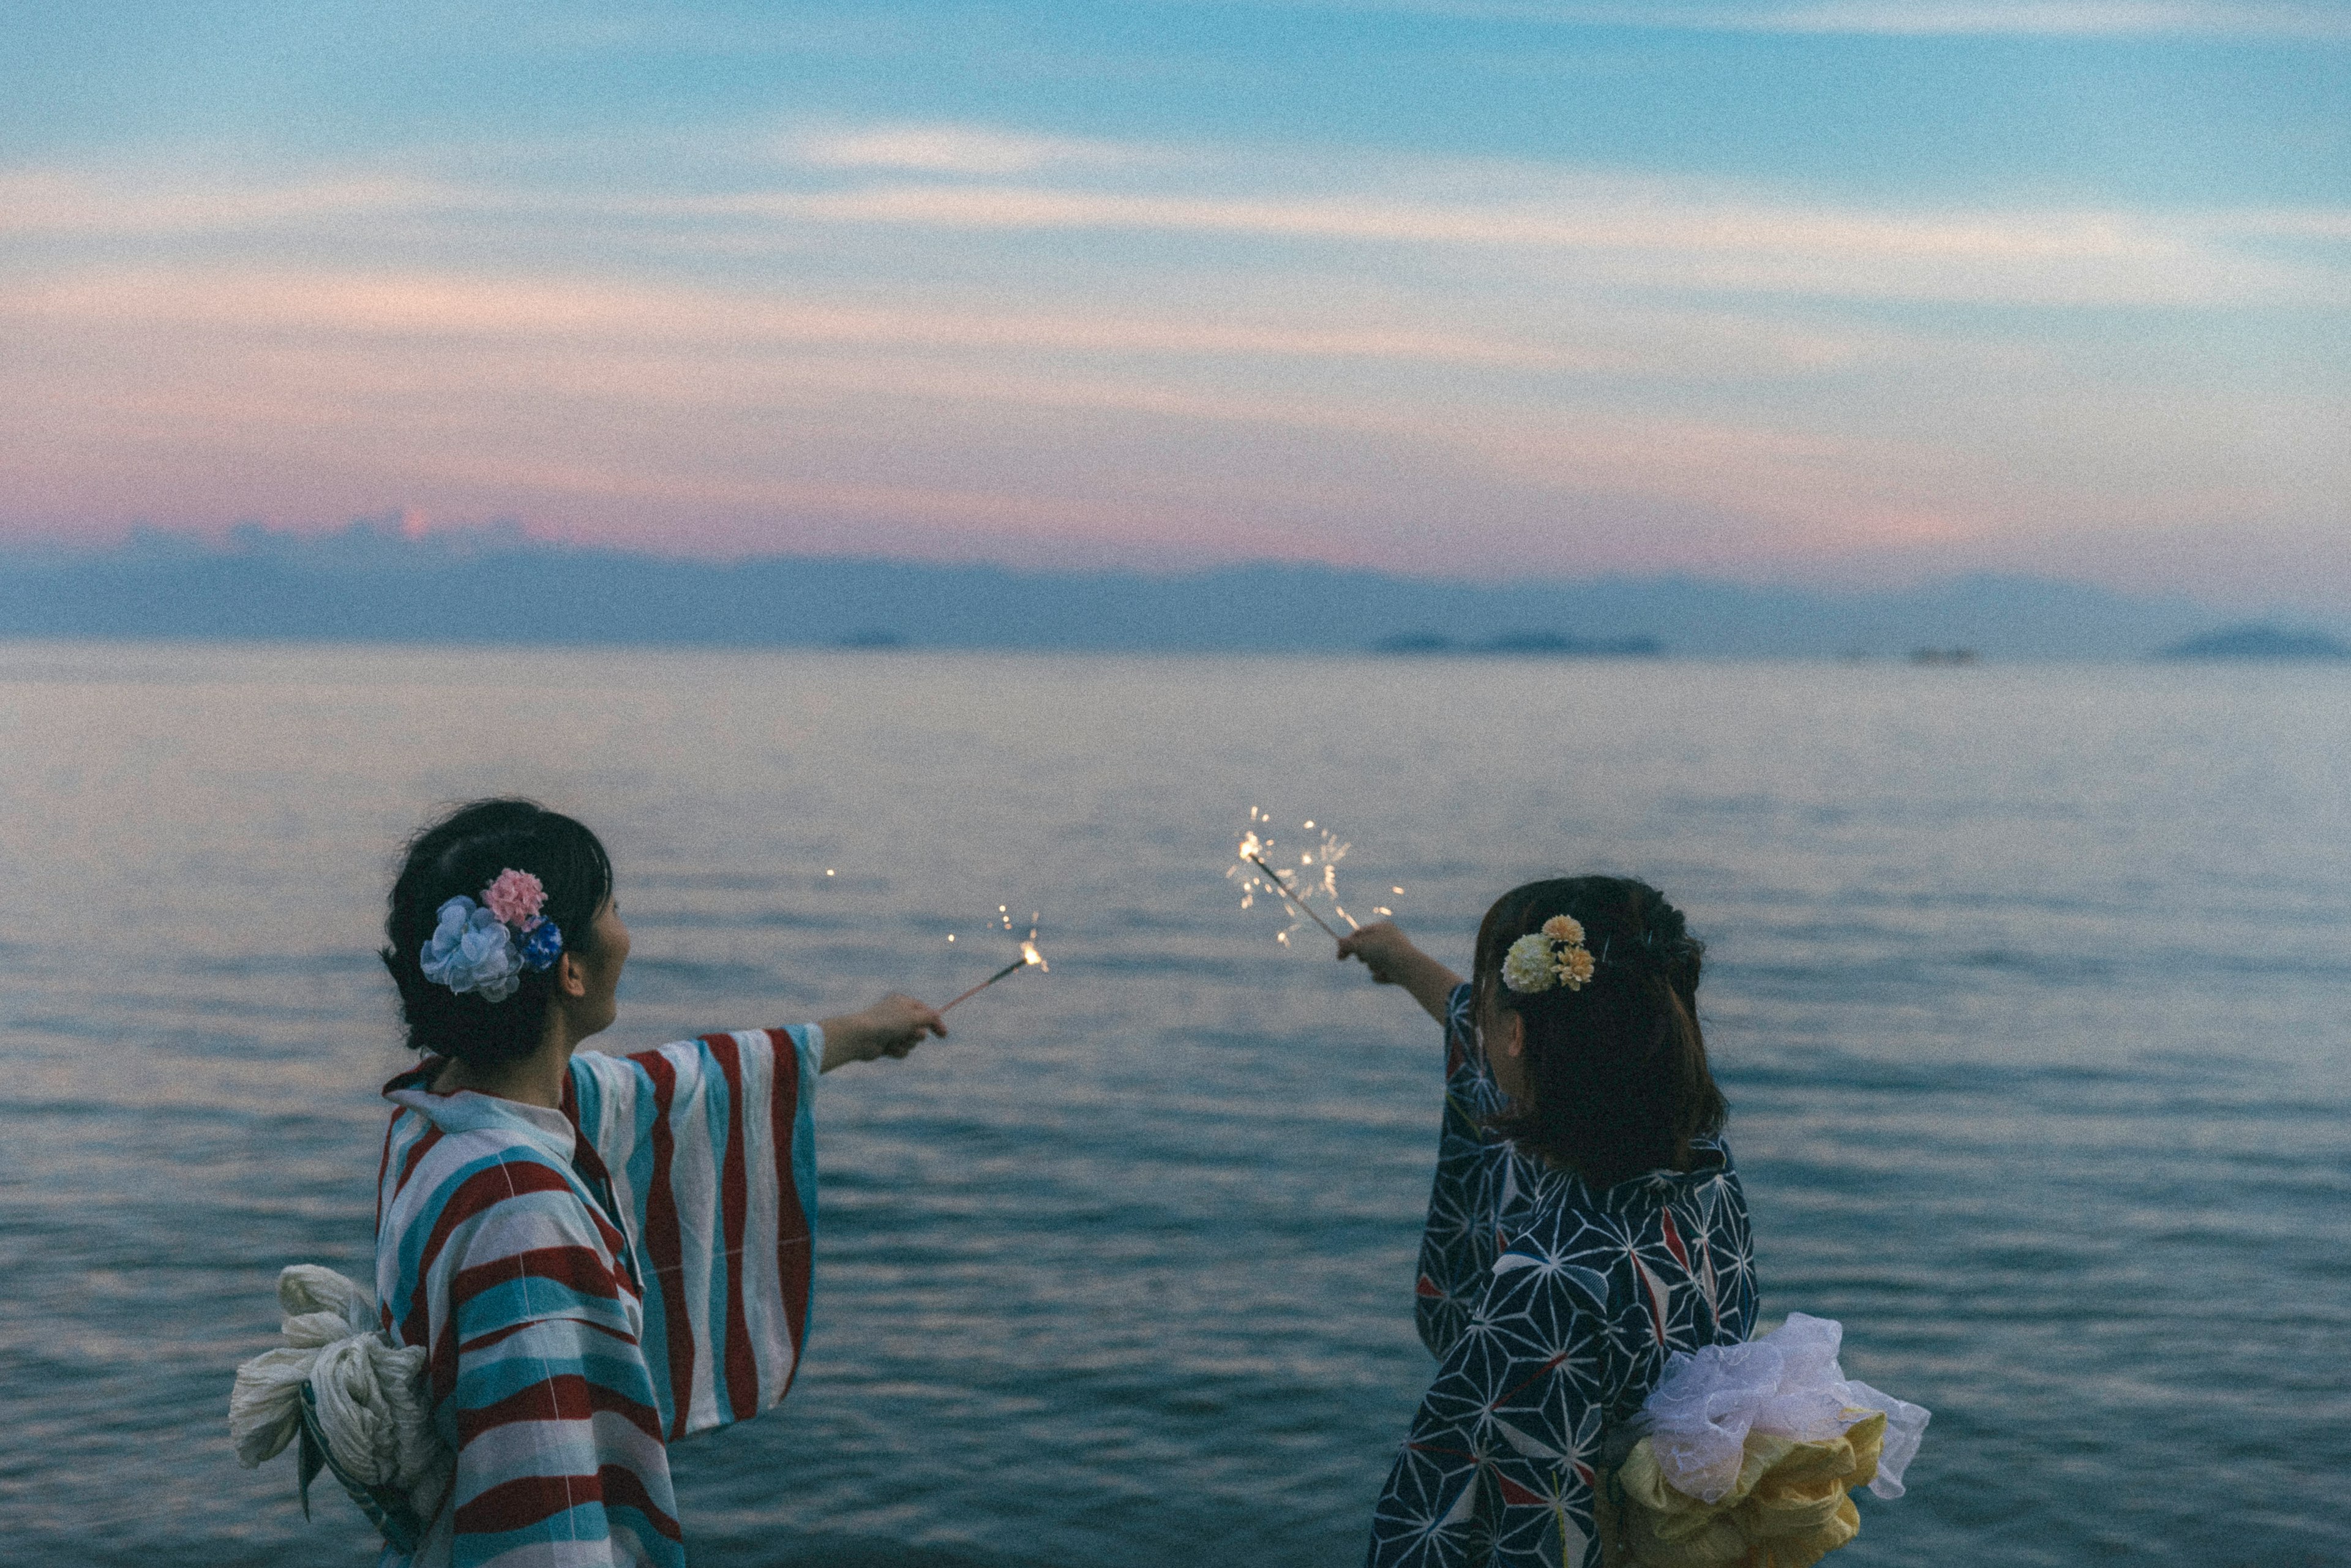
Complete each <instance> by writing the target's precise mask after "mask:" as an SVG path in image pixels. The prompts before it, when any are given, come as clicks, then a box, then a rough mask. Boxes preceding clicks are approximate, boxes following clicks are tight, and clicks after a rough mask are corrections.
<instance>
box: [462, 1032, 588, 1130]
mask: <svg viewBox="0 0 2351 1568" xmlns="http://www.w3.org/2000/svg"><path fill="white" fill-rule="evenodd" d="M578 1044H579V1042H578V1041H577V1040H572V1039H570V1038H569V1034H568V1033H567V1032H566V1031H563V1030H549V1031H548V1033H547V1036H546V1038H545V1039H543V1040H540V1041H539V1042H538V1050H537V1051H532V1052H531V1053H530V1054H529V1055H528V1056H525V1057H519V1058H517V1060H515V1061H493V1062H484V1063H477V1062H471V1061H465V1060H463V1059H461V1058H458V1057H451V1058H450V1059H449V1060H448V1061H446V1062H445V1063H444V1064H443V1066H442V1069H441V1071H439V1072H438V1073H436V1074H435V1075H434V1080H433V1089H434V1092H435V1093H438V1094H454V1093H455V1092H457V1091H458V1090H460V1089H470V1090H472V1091H473V1092H475V1093H476V1094H488V1095H493V1096H495V1097H496V1098H497V1099H500V1100H516V1101H519V1102H521V1103H523V1104H525V1105H543V1106H545V1107H546V1108H547V1109H549V1110H550V1111H560V1110H561V1109H563V1082H564V1079H565V1077H566V1075H567V1074H568V1073H569V1071H570V1069H571V1052H572V1051H573V1050H574V1049H575V1048H576V1047H577V1045H578Z"/></svg>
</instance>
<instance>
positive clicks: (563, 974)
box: [555, 950, 588, 997]
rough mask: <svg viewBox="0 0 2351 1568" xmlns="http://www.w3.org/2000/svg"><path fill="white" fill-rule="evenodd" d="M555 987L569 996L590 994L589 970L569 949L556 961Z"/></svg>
mask: <svg viewBox="0 0 2351 1568" xmlns="http://www.w3.org/2000/svg"><path fill="white" fill-rule="evenodd" d="M555 988H556V989H557V990H558V991H559V992H560V993H562V994H563V995H564V996H567V997H584V996H586V995H587V994H588V974H587V970H586V969H585V968H584V967H581V965H580V960H579V959H577V958H575V957H573V956H571V954H570V953H569V951H568V950H567V951H566V952H565V953H564V955H563V956H561V957H559V958H558V959H556V961H555Z"/></svg>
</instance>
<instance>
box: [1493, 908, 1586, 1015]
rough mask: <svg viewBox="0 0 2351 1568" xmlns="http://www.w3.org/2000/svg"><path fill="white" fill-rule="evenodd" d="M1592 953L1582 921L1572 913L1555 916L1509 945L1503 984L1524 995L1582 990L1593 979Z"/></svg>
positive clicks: (1505, 956)
mask: <svg viewBox="0 0 2351 1568" xmlns="http://www.w3.org/2000/svg"><path fill="white" fill-rule="evenodd" d="M1592 971H1593V956H1592V952H1591V950H1590V949H1589V948H1587V947H1585V946H1584V945H1583V922H1582V921H1580V920H1578V919H1576V918H1575V916H1573V915H1552V917H1551V918H1550V919H1549V920H1546V921H1544V922H1543V923H1542V929H1541V930H1540V931H1530V932H1528V933H1527V934H1526V935H1525V936H1521V937H1520V938H1519V939H1518V940H1517V941H1515V942H1513V943H1511V944H1510V951H1509V952H1508V953H1506V954H1504V955H1503V956H1502V984H1504V985H1506V986H1508V987H1510V989H1512V990H1513V991H1516V992H1517V993H1518V994H1519V995H1520V996H1522V997H1528V996H1532V995H1534V994H1535V993H1536V992H1538V991H1547V990H1550V989H1551V988H1552V987H1553V986H1562V987H1564V988H1567V989H1568V990H1571V991H1580V990H1582V989H1583V987H1584V983H1585V982H1586V981H1588V980H1590V979H1591V978H1592Z"/></svg>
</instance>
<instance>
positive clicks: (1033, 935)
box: [939, 904, 1052, 1013]
mask: <svg viewBox="0 0 2351 1568" xmlns="http://www.w3.org/2000/svg"><path fill="white" fill-rule="evenodd" d="M996 913H997V915H998V918H999V919H1000V920H1002V921H1003V923H1004V929H1006V930H1007V931H1009V930H1011V929H1012V915H1011V912H1010V911H1009V910H1008V909H1007V908H1006V906H1005V905H1003V904H998V905H997V906H996ZM947 940H948V941H950V942H952V941H954V940H955V938H954V937H953V936H949V937H948V938H947ZM1028 968H1034V969H1036V970H1037V971H1038V972H1039V973H1040V974H1050V973H1052V966H1050V965H1049V964H1047V963H1046V962H1045V955H1044V954H1042V953H1040V952H1039V951H1038V950H1037V916H1036V915H1034V914H1031V915H1029V935H1028V936H1025V937H1023V938H1021V941H1020V956H1019V957H1018V958H1015V959H1013V960H1012V962H1010V963H1009V964H1007V965H1005V966H1004V967H1002V968H1001V969H998V970H997V971H996V973H994V974H993V975H990V976H988V977H987V978H986V979H984V980H982V981H980V983H979V984H977V985H976V986H974V987H973V988H971V989H969V990H967V991H966V992H964V994H963V995H962V996H959V997H957V998H956V999H955V1001H954V1002H949V1003H947V1005H946V1007H944V1008H941V1009H939V1011H940V1012H942V1013H944V1012H946V1010H947V1008H952V1007H954V1006H955V1005H956V1002H962V1001H968V1000H970V999H971V998H974V997H976V996H977V995H979V993H980V992H982V991H984V990H986V989H987V988H988V987H990V986H992V985H994V984H996V982H997V981H998V980H1000V979H1002V978H1004V977H1005V976H1007V975H1009V974H1013V973H1015V972H1017V971H1019V970H1021V969H1028Z"/></svg>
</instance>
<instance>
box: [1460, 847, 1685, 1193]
mask: <svg viewBox="0 0 2351 1568" xmlns="http://www.w3.org/2000/svg"><path fill="white" fill-rule="evenodd" d="M1553 915H1572V916H1573V917H1574V918H1575V919H1576V920H1577V921H1579V922H1581V923H1582V925H1583V934H1584V935H1583V944H1584V947H1585V949H1586V950H1587V951H1589V952H1590V953H1591V955H1592V956H1593V959H1594V960H1595V964H1594V967H1593V972H1592V977H1591V978H1590V979H1589V980H1587V981H1585V982H1584V984H1583V986H1582V987H1581V988H1578V989H1575V990H1569V989H1568V988H1566V987H1564V986H1559V985H1555V986H1553V987H1552V988H1550V989H1548V990H1541V991H1535V992H1531V993H1521V992H1518V991H1513V990H1511V989H1510V987H1508V986H1507V985H1505V984H1503V982H1502V959H1503V956H1505V955H1506V954H1508V953H1509V952H1510V944H1511V943H1513V942H1516V941H1517V940H1518V939H1519V938H1520V937H1521V936H1528V935H1530V934H1531V933H1534V932H1537V931H1540V930H1541V928H1542V924H1543V922H1544V921H1546V920H1549V919H1550V918H1551V917H1552V916H1553ZM1705 956H1706V946H1705V945H1704V944H1703V943H1701V942H1699V941H1698V938H1696V937H1694V936H1691V935H1690V934H1689V928H1688V925H1687V923H1686V922H1685V921H1684V920H1683V919H1682V913H1681V911H1680V910H1678V909H1676V908H1675V907H1674V906H1673V905H1672V904H1668V903H1667V902H1666V898H1665V894H1661V893H1659V892H1658V891H1657V890H1656V888H1654V887H1651V886H1650V885H1649V884H1648V883H1645V882H1635V881H1634V880H1632V879H1631V878H1629V877H1615V876H1574V877H1557V878H1553V879H1552V880H1550V881H1547V882H1531V883H1527V884H1526V885H1525V886H1524V887H1515V888H1512V889H1511V890H1510V892H1508V893H1506V894H1503V895H1502V896H1501V897H1500V898H1499V899H1496V900H1495V901H1494V907H1493V908H1491V909H1489V910H1488V911H1487V912H1486V919H1485V922H1484V924H1482V925H1479V928H1478V962H1477V982H1476V983H1477V999H1478V1001H1479V1004H1480V1008H1481V1011H1482V1009H1483V1007H1485V1006H1489V1005H1490V1006H1494V1007H1498V1008H1501V1009H1507V1010H1509V1011H1510V1012H1515V1013H1517V1014H1518V1015H1519V1017H1520V1019H1521V1020H1522V1021H1523V1022H1524V1024H1525V1028H1526V1051H1527V1054H1526V1063H1527V1079H1528V1086H1529V1091H1530V1092H1529V1094H1528V1096H1527V1100H1526V1103H1521V1104H1513V1105H1511V1106H1510V1108H1509V1109H1508V1110H1507V1111H1506V1112H1504V1113H1502V1114H1500V1115H1499V1116H1497V1117H1495V1118H1494V1120H1493V1122H1492V1126H1493V1128H1494V1130H1495V1131H1496V1132H1498V1133H1500V1134H1503V1135H1504V1136H1506V1137H1509V1138H1512V1139H1514V1140H1516V1141H1517V1142H1518V1143H1520V1145H1524V1146H1525V1147H1527V1148H1529V1149H1531V1150H1533V1151H1534V1152H1536V1153H1539V1154H1541V1155H1546V1156H1548V1157H1549V1158H1551V1159H1552V1161H1553V1162H1555V1163H1557V1164H1560V1165H1563V1166H1567V1167H1569V1168H1570V1169H1572V1170H1573V1171H1575V1172H1576V1173H1577V1174H1578V1175H1579V1176H1583V1178H1584V1180H1585V1181H1587V1182H1589V1183H1591V1184H1592V1185H1593V1186H1595V1187H1608V1186H1614V1185H1615V1184H1616V1183H1618V1182H1620V1181H1624V1180H1625V1179H1626V1178H1627V1177H1629V1176H1639V1175H1641V1174H1642V1173H1644V1172H1646V1171H1653V1170H1660V1169H1671V1170H1687V1169H1688V1168H1689V1166H1690V1140H1691V1139H1693V1138H1696V1137H1700V1136H1710V1135H1711V1134H1716V1133H1719V1132H1720V1131H1721V1130H1722V1119H1723V1116H1724V1114H1725V1113H1726V1112H1727V1110H1728V1109H1729V1108H1728V1107H1727V1106H1726V1105H1725V1104H1724V1103H1723V1098H1722V1092H1721V1091H1720V1090H1719V1089H1717V1088H1716V1087H1715V1086H1714V1078H1713V1075H1712V1074H1711V1073H1709V1072H1708V1071H1707V1065H1706V1037H1705V1034H1704V1033H1703V1032H1702V1031H1701V1030H1699V1028H1698V968H1699V965H1700V963H1701V961H1702V960H1703V959H1704V957H1705Z"/></svg>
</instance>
